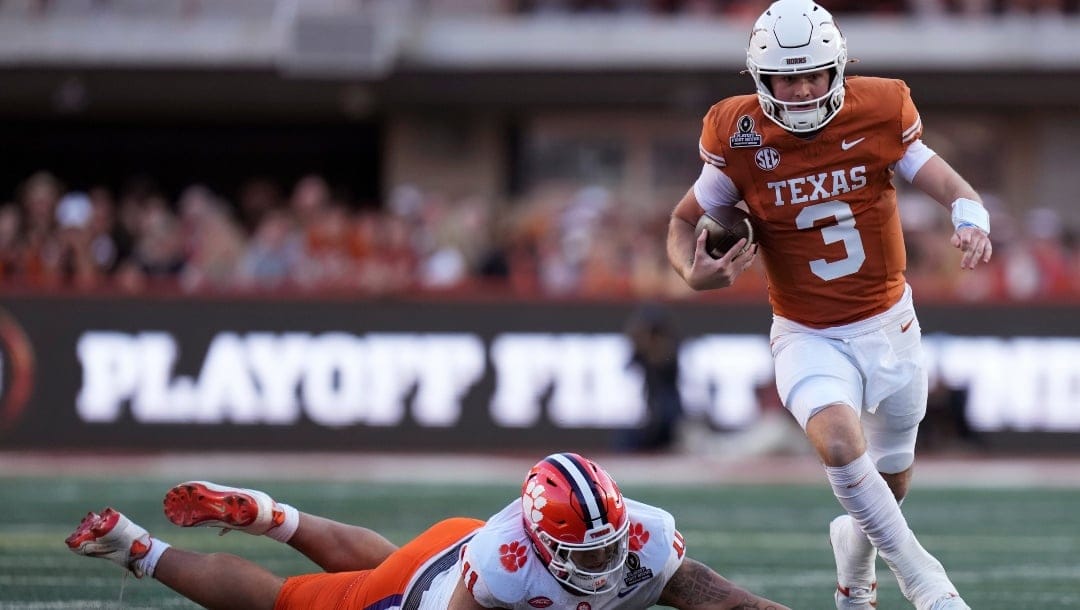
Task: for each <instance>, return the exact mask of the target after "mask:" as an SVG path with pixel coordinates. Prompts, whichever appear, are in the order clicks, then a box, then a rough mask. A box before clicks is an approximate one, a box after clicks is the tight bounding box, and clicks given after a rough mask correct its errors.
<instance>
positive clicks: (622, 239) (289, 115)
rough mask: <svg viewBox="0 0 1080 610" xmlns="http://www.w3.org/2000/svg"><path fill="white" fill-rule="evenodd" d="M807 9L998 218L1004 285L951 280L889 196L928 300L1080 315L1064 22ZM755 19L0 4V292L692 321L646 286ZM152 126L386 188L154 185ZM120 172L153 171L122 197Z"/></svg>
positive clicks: (234, 181) (668, 291)
mask: <svg viewBox="0 0 1080 610" xmlns="http://www.w3.org/2000/svg"><path fill="white" fill-rule="evenodd" d="M823 4H824V5H825V6H826V7H827V8H830V9H832V10H834V11H835V12H837V13H838V14H840V15H842V17H841V21H840V23H841V25H842V27H844V29H845V33H846V34H847V36H848V38H849V44H850V47H851V49H852V55H853V56H855V57H859V58H861V59H862V63H861V64H856V65H855V66H853V70H854V71H856V72H859V71H862V70H864V69H865V72H866V73H875V74H884V75H888V76H898V77H902V78H905V79H906V80H907V81H908V82H909V83H911V85H912V88H913V91H914V95H915V99H916V102H917V103H919V105H920V110H921V111H922V112H923V116H924V122H925V123H926V125H927V134H926V140H927V142H928V144H930V145H931V146H932V147H933V148H935V149H936V150H938V151H939V152H940V153H942V154H943V155H944V156H945V157H946V158H947V159H949V160H950V161H951V162H953V163H954V164H955V165H957V166H958V167H959V168H960V169H961V171H963V172H964V173H965V175H967V176H968V177H969V178H970V179H971V181H972V182H973V183H974V184H975V186H976V187H977V188H979V189H980V190H981V191H982V192H983V193H984V195H985V196H986V197H987V200H988V205H989V206H990V207H991V208H992V210H993V216H992V217H993V227H994V238H995V248H996V251H995V260H994V261H993V262H992V263H991V265H990V268H989V269H988V270H986V271H984V272H980V273H975V274H960V273H958V262H957V261H958V256H957V255H956V253H955V251H953V250H952V249H951V247H950V246H949V244H948V235H949V226H948V217H947V214H946V212H945V211H944V210H942V209H940V208H938V207H937V206H936V204H933V203H932V202H926V201H925V200H922V199H920V198H919V197H917V196H916V195H915V194H914V193H911V192H909V191H907V190H902V191H901V209H902V213H903V214H904V216H905V223H906V229H907V231H908V248H909V273H910V279H911V281H912V283H913V284H915V285H916V288H917V290H918V291H919V294H920V295H921V296H922V298H940V299H948V300H953V299H966V300H984V299H1018V300H1036V299H1038V300H1044V299H1058V298H1061V299H1075V298H1077V297H1080V239H1078V236H1080V211H1078V209H1077V208H1076V206H1072V205H1071V199H1072V195H1073V192H1074V189H1073V185H1072V182H1073V180H1072V178H1071V176H1072V173H1073V171H1074V170H1072V167H1073V166H1074V165H1075V163H1076V161H1077V159H1080V145H1078V142H1080V110H1078V108H1080V78H1077V75H1078V73H1080V37H1078V36H1076V32H1077V31H1078V26H1080V20H1078V17H1077V15H1076V13H1077V4H1078V3H1077V2H1076V1H1075V0H908V1H904V0H881V1H875V2H850V1H836V2H828V1H825V2H823ZM765 5H767V2H763V1H761V0H627V1H620V2H613V1H595V0H591V1H585V0H427V1H422V0H400V1H398V0H304V1H303V2H300V1H297V0H280V1H276V2H271V1H269V0H215V1H209V0H156V1H155V2H143V1H139V0H0V74H2V75H3V77H4V79H5V80H4V82H5V83H6V85H5V87H4V88H3V89H2V90H0V124H2V125H3V126H4V127H7V128H9V131H15V130H14V127H15V126H20V127H19V134H21V135H20V137H21V139H20V140H9V141H10V142H16V141H17V142H20V143H21V145H25V144H26V143H28V142H33V143H35V146H38V147H37V148H33V149H32V150H31V149H30V148H29V147H26V146H24V150H22V151H20V150H12V149H11V148H18V147H16V146H13V147H9V150H8V151H5V152H0V161H2V162H3V163H2V165H3V167H4V168H5V169H3V170H0V179H2V183H0V283H2V285H3V286H4V288H5V289H11V288H16V287H23V288H27V289H42V288H45V289H56V288H65V289H68V288H74V289H93V290H123V291H127V292H132V293H139V292H143V291H148V290H158V289H163V288H168V289H173V288H178V289H181V290H184V291H193V292H198V291H214V292H221V291H226V292H228V291H237V290H241V291H248V290H294V291H295V290H301V291H314V292H325V291H346V292H348V293H351V294H352V293H355V294H395V293H401V292H405V291H413V290H417V289H426V290H437V291H442V292H444V293H445V292H447V291H464V290H466V289H468V290H473V289H475V288H477V287H483V288H484V289H487V290H491V291H494V292H495V293H499V294H515V295H526V296H537V295H546V296H574V297H604V298H611V297H614V298H622V297H643V298H644V297H648V298H652V297H667V298H686V297H689V296H691V295H690V294H689V292H688V291H687V289H686V288H685V287H684V286H683V285H682V282H681V281H679V280H678V278H677V277H675V274H673V273H672V272H671V271H670V270H669V268H668V265H667V263H666V259H665V256H664V252H663V237H664V233H665V227H666V222H667V214H668V212H669V211H670V208H671V206H672V205H673V204H674V202H675V201H676V200H677V198H678V196H680V195H681V194H682V192H685V189H686V188H687V187H688V186H689V185H690V183H691V181H692V180H693V178H694V176H695V175H696V171H697V168H698V167H699V162H698V161H697V159H696V155H695V142H696V139H697V130H698V127H699V125H700V117H701V115H702V114H703V113H704V111H705V109H707V108H708V106H709V105H710V104H711V103H712V102H713V101H715V100H717V99H719V98H721V97H723V96H726V95H730V94H733V93H739V92H749V91H750V81H749V79H748V78H746V77H745V76H740V75H739V74H738V71H739V70H740V69H741V64H742V58H743V57H744V55H743V45H744V44H745V39H746V29H747V27H748V23H749V20H750V19H752V18H753V17H754V16H756V15H757V14H758V13H759V12H760V11H761V10H762V8H763V7H764V6H765ZM254 117H257V118H258V121H260V122H257V123H252V121H255V118H254ZM305 121H306V122H307V123H303V122H305ZM161 123H168V124H170V125H173V124H175V125H176V126H177V127H176V130H177V131H185V130H187V128H188V126H189V125H192V124H196V125H198V126H200V127H201V128H204V129H205V131H206V132H207V133H208V134H209V135H207V136H205V142H202V143H201V145H202V146H204V147H205V148H207V149H213V148H214V147H218V148H224V146H223V144H225V143H227V142H226V141H225V140H222V139H217V138H216V137H215V135H214V133H215V131H223V130H224V129H223V128H222V127H221V125H222V124H223V123H228V124H240V125H241V126H246V125H249V124H251V125H254V127H252V129H253V130H256V131H257V129H258V127H259V126H260V125H266V124H273V125H276V126H284V128H286V129H291V128H293V127H294V126H295V129H296V130H297V131H302V130H303V128H304V124H311V123H318V124H320V125H324V126H328V127H327V129H329V130H344V129H347V128H351V127H353V126H355V125H358V124H360V125H369V126H371V129H370V130H369V131H370V133H371V134H374V135H370V134H368V132H364V133H361V134H357V135H350V136H349V137H356V138H358V139H363V140H365V141H366V142H368V144H365V146H367V147H368V148H370V149H372V150H375V151H378V155H379V161H378V163H377V164H375V163H367V162H366V161H365V160H354V161H351V162H352V163H354V164H355V166H356V168H357V169H356V173H357V174H359V175H360V176H359V177H354V178H353V180H355V181H363V182H364V183H365V184H366V185H367V186H366V187H365V188H364V189H362V190H361V192H358V189H357V188H355V184H347V183H346V182H347V180H345V179H344V178H343V174H346V173H348V171H347V170H346V171H344V172H343V171H341V170H335V171H330V170H329V169H327V168H326V167H321V166H320V164H319V163H317V162H313V163H307V164H302V163H301V162H299V161H297V160H296V159H298V158H302V157H304V156H305V155H307V156H311V155H310V151H309V150H307V149H303V150H301V149H302V148H303V147H302V146H298V145H296V143H295V142H290V143H289V144H288V145H285V146H283V148H284V147H292V148H295V149H297V150H296V151H294V152H292V156H290V157H287V161H279V162H278V164H277V166H275V167H280V166H281V165H282V163H288V164H291V165H290V166H289V167H288V171H284V172H283V171H280V170H272V171H267V169H266V168H265V167H261V166H260V165H259V163H260V159H263V157H257V156H256V155H254V154H250V155H249V156H250V157H251V160H250V162H249V163H247V164H237V165H236V166H235V167H232V166H231V160H232V159H233V158H229V159H230V160H227V161H225V162H224V163H223V162H222V161H220V160H215V158H214V157H213V156H207V158H206V159H200V158H199V157H198V156H197V155H189V157H188V158H185V159H184V161H187V162H189V164H188V165H186V166H185V168H184V169H183V170H172V169H170V170H169V175H165V173H164V172H165V170H163V169H161V168H171V167H173V166H175V159H176V157H177V156H178V155H179V154H180V153H176V154H173V156H165V153H164V152H163V151H164V150H166V149H168V148H169V147H170V144H169V142H161V141H159V140H158V139H157V138H156V137H150V136H149V135H147V136H146V137H144V138H143V139H142V140H139V139H138V137H136V138H133V139H132V140H131V141H125V142H124V143H123V144H116V143H115V138H111V137H110V136H114V135H115V134H116V133H117V132H119V131H121V130H127V131H133V132H134V133H136V134H137V135H138V134H141V133H144V132H143V131H140V130H142V129H143V128H144V127H145V126H147V125H150V126H156V125H159V124H161ZM26 125H29V126H28V127H27V126H26ZM297 125H298V126H297ZM57 126H60V127H59V129H58V128H57ZM69 126H70V127H73V128H79V129H82V128H85V127H87V126H94V128H95V129H100V130H101V132H102V134H104V135H103V137H102V139H101V142H100V144H93V145H87V144H85V143H82V144H80V146H81V147H80V146H76V147H74V150H76V151H81V152H79V154H78V155H76V154H75V153H73V152H71V150H72V147H71V146H70V142H64V141H63V137H62V135H60V136H58V135H57V133H58V132H60V133H62V132H63V130H64V129H67V128H68V127H69ZM74 131H75V129H72V132H74ZM145 133H146V134H150V133H151V132H149V131H147V132H145ZM152 133H153V134H157V133H158V132H152ZM200 133H202V132H200ZM319 133H324V132H319ZM319 133H314V132H312V134H310V135H309V136H307V140H302V142H304V143H307V144H310V145H311V146H312V147H313V148H317V142H319V141H320V140H319V138H320V135H319ZM46 136H48V137H46ZM241 137H243V136H241ZM270 139H272V138H269V137H267V138H266V143H265V144H264V141H263V140H260V144H259V146H261V147H262V148H264V149H266V150H268V151H270V152H267V153H265V154H266V155H271V154H277V153H276V150H277V149H274V148H273V146H272V142H270ZM53 140H58V141H56V142H53ZM131 149H137V150H138V151H139V152H137V153H135V154H136V155H137V154H144V155H145V156H147V157H153V156H155V155H158V156H161V157H162V158H163V159H165V160H163V161H160V162H159V163H157V164H156V165H154V167H155V168H157V169H156V170H152V171H151V172H150V173H148V174H147V173H145V172H143V171H138V170H134V169H129V168H128V167H127V166H125V165H124V163H126V162H128V161H130V155H131V153H130V150H131ZM118 150H123V151H127V153H128V155H129V156H128V157H123V159H124V160H125V161H124V163H121V162H120V161H115V160H114V161H113V162H112V163H111V164H110V161H109V159H110V158H112V159H118V158H119V157H113V156H111V155H113V154H114V153H115V152H116V151H118ZM185 150H186V149H185ZM169 152H175V151H169ZM184 154H187V153H184ZM243 154H249V153H248V152H245V153H243ZM331 154H339V155H340V154H341V153H337V152H335V153H331ZM241 156H242V155H241ZM91 161H92V163H91ZM348 163H350V161H349V160H346V161H345V164H346V165H348ZM223 165H224V167H223ZM376 165H377V167H376ZM361 166H362V167H361ZM223 172H224V173H228V174H229V175H230V178H229V179H228V180H221V179H220V176H221V174H222V173H223ZM763 283H764V280H763V278H762V277H761V274H760V270H759V272H758V273H757V274H754V275H753V276H750V277H746V278H744V279H743V280H741V281H740V283H739V285H738V286H737V287H736V288H734V289H732V290H730V291H725V293H724V298H731V296H732V295H733V294H735V295H742V296H745V297H746V298H754V299H763V298H764V290H763V288H762V286H763ZM698 298H702V297H701V296H700V295H698ZM705 298H708V297H705Z"/></svg>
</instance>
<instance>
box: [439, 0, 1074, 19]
mask: <svg viewBox="0 0 1080 610" xmlns="http://www.w3.org/2000/svg"><path fill="white" fill-rule="evenodd" d="M445 1H446V2H453V1H454V0H445ZM771 3H772V0H505V1H504V3H503V4H505V5H506V7H507V10H508V11H509V12H513V13H524V14H538V13H571V14H573V13H601V14H602V13H622V14H647V15H674V16H678V15H687V16H694V15H701V16H714V17H725V18H743V17H745V18H749V19H754V18H756V17H757V16H758V15H760V14H761V13H762V12H763V11H764V10H765V9H766V8H768V7H769V5H770V4H771ZM819 3H820V4H821V5H822V6H824V7H825V8H826V9H828V10H830V11H832V12H834V13H838V14H869V15H908V14H916V15H946V14H956V15H968V16H980V15H1010V14H1022V15H1031V14H1061V13H1075V12H1076V11H1077V2H1075V0H820V2H819Z"/></svg>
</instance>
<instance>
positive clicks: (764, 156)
mask: <svg viewBox="0 0 1080 610" xmlns="http://www.w3.org/2000/svg"><path fill="white" fill-rule="evenodd" d="M754 162H755V163H757V166H758V167H760V168H761V169H763V170H765V171H767V172H771V171H772V170H774V169H776V166H777V165H780V153H779V152H777V150H776V149H775V148H773V147H772V146H766V147H765V148H762V149H761V150H759V151H757V153H756V154H755V155H754Z"/></svg>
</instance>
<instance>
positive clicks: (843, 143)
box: [840, 136, 866, 150]
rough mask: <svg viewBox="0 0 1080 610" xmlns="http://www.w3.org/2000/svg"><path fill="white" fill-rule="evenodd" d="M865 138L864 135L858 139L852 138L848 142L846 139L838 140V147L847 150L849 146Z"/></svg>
mask: <svg viewBox="0 0 1080 610" xmlns="http://www.w3.org/2000/svg"><path fill="white" fill-rule="evenodd" d="M865 139H866V136H863V137H861V138H859V139H858V140H852V141H850V142H848V141H847V140H841V141H840V148H843V149H844V150H848V149H849V148H852V147H853V146H855V145H856V144H858V143H859V142H862V141H863V140H865Z"/></svg>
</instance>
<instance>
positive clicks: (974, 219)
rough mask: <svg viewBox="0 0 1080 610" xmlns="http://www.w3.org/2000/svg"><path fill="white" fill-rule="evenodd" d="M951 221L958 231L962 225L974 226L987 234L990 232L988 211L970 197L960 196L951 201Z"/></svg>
mask: <svg viewBox="0 0 1080 610" xmlns="http://www.w3.org/2000/svg"><path fill="white" fill-rule="evenodd" d="M952 223H953V227H954V228H955V229H956V230H958V231H959V230H960V229H961V228H962V227H975V228H976V229H979V230H980V231H982V232H983V233H986V234H987V235H989V234H990V212H987V211H986V208H984V207H983V206H982V204H981V203H979V202H978V201H974V200H972V199H965V198H964V197H960V198H959V199H957V200H956V201H954V202H952Z"/></svg>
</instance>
